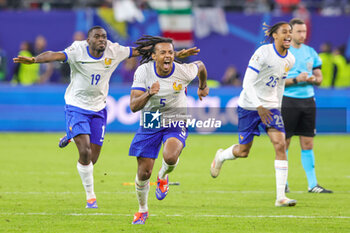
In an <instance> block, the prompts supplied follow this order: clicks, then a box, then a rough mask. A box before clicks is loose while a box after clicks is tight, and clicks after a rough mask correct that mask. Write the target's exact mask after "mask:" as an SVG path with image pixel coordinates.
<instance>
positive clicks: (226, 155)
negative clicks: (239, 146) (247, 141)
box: [219, 144, 236, 162]
mask: <svg viewBox="0 0 350 233" xmlns="http://www.w3.org/2000/svg"><path fill="white" fill-rule="evenodd" d="M235 145H236V144H235ZM235 145H232V146H230V147H229V148H227V149H226V150H224V151H222V152H221V153H220V154H219V160H220V161H221V162H223V161H225V160H232V159H236V157H235V156H234V155H233V153H232V150H233V147H234V146H235Z"/></svg>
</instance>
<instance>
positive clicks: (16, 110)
mask: <svg viewBox="0 0 350 233" xmlns="http://www.w3.org/2000/svg"><path fill="white" fill-rule="evenodd" d="M349 14H350V1H349V0H338V1H336V0H305V1H302V0H236V1H233V0H231V1H230V0H215V1H214V0H192V1H190V0H154V1H151V0H149V1H146V0H135V1H129V0H105V1H97V0H75V1H68V0H47V1H44V0H0V28H1V33H0V63H1V66H0V80H1V82H0V112H1V115H0V131H4V132H5V131H64V125H65V123H64V113H63V107H64V99H63V96H64V91H65V88H66V87H67V84H68V83H69V72H70V71H69V67H68V66H67V65H66V64H60V63H58V62H57V63H53V64H49V65H48V64H42V65H37V66H36V65H34V66H31V68H28V67H29V66H26V65H19V66H18V65H15V64H13V62H12V58H13V57H15V56H17V55H18V54H19V53H21V54H26V55H33V56H34V55H35V54H38V53H40V52H42V51H44V50H53V51H60V50H63V49H65V48H66V47H68V46H69V45H70V44H71V43H72V41H73V40H82V39H84V38H85V36H86V33H87V30H88V29H89V28H90V27H91V26H94V25H101V26H103V27H104V28H106V30H107V33H108V37H109V39H110V40H111V41H113V42H118V43H120V44H122V45H126V46H134V44H133V42H134V41H136V40H137V39H138V38H139V37H140V36H141V35H144V34H151V35H162V36H165V37H171V38H173V39H174V41H175V46H176V49H181V48H184V47H189V46H197V47H199V48H200V49H201V52H200V54H199V55H198V56H194V57H190V58H189V59H188V60H187V61H193V60H202V61H203V62H204V63H205V64H206V66H207V69H208V76H209V79H210V86H211V87H212V90H211V95H210V97H208V98H206V100H205V101H203V102H199V101H198V100H197V98H196V91H195V87H193V88H189V102H190V106H193V107H212V108H207V113H206V114H209V115H210V116H212V117H215V118H216V119H221V120H222V121H223V127H222V128H221V129H220V131H221V132H232V131H234V130H235V129H236V126H237V116H235V114H231V111H230V108H232V107H235V106H236V105H237V97H238V95H239V92H240V90H241V82H242V78H243V76H244V72H245V68H246V66H247V63H248V60H249V58H250V56H251V55H252V53H253V52H254V50H255V49H256V48H257V47H259V46H260V45H261V44H262V42H263V41H264V34H263V31H262V25H263V23H264V22H265V23H267V24H269V25H272V24H273V23H275V22H277V21H281V20H285V21H289V20H290V19H291V18H293V17H299V18H302V19H303V20H305V21H306V22H307V25H308V30H309V33H308V39H307V44H308V45H310V46H312V47H313V48H315V50H316V51H317V52H319V53H320V54H321V56H322V59H323V63H324V65H323V67H324V68H323V73H324V82H323V85H322V86H321V87H320V88H316V98H317V100H316V101H317V106H318V119H317V130H318V131H319V132H324V133H349V132H350V123H349V122H350V114H349V111H350V89H349V87H350V66H349V64H348V59H349V58H350V27H349V25H350V17H349ZM137 64H138V61H137V60H130V61H127V62H124V63H122V64H120V66H119V67H118V68H117V70H116V71H115V72H114V74H113V76H112V79H111V86H110V95H109V98H108V105H107V108H108V123H109V126H108V131H109V132H134V131H135V130H136V129H137V126H138V114H132V113H131V112H130V109H129V107H128V104H129V103H128V101H129V96H128V95H129V91H130V85H131V82H132V78H133V71H134V70H135V69H136V67H137ZM195 84H196V83H195V82H194V85H195ZM210 109H212V110H210ZM217 109H220V110H219V111H217ZM198 114H202V115H203V114H204V113H203V112H201V113H198ZM330 119H331V120H330Z"/></svg>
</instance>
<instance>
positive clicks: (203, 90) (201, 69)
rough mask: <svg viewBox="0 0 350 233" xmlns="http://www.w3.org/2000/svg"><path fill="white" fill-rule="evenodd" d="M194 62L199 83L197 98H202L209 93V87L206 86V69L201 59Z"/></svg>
mask: <svg viewBox="0 0 350 233" xmlns="http://www.w3.org/2000/svg"><path fill="white" fill-rule="evenodd" d="M194 63H195V64H196V65H197V66H198V78H199V85H198V90H197V94H198V97H199V99H200V100H202V98H203V97H206V96H207V95H208V94H209V87H208V86H207V76H208V74H207V69H206V68H205V65H204V63H203V62H202V61H195V62H194Z"/></svg>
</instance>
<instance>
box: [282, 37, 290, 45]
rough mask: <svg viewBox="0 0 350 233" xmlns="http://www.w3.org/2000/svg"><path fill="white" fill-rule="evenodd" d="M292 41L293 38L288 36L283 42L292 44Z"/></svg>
mask: <svg viewBox="0 0 350 233" xmlns="http://www.w3.org/2000/svg"><path fill="white" fill-rule="evenodd" d="M290 42H291V38H286V39H284V40H283V44H285V45H290Z"/></svg>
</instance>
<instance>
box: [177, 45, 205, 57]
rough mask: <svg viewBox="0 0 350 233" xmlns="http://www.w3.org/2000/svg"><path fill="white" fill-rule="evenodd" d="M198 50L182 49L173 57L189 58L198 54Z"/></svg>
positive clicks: (194, 48) (195, 48)
mask: <svg viewBox="0 0 350 233" xmlns="http://www.w3.org/2000/svg"><path fill="white" fill-rule="evenodd" d="M199 51H200V49H198V48H197V47H193V48H189V49H182V50H180V51H178V52H175V57H177V58H180V59H181V58H186V57H189V56H193V55H197V54H198V53H199Z"/></svg>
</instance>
